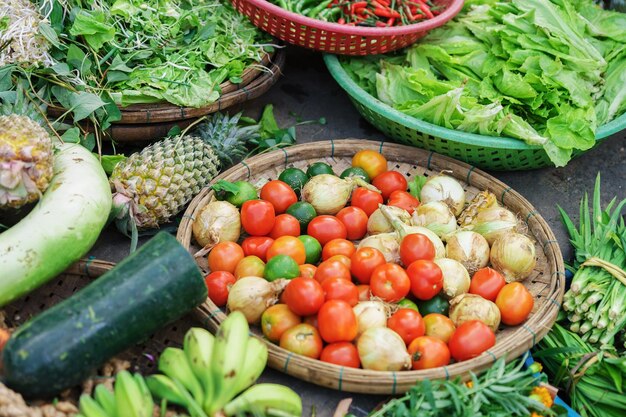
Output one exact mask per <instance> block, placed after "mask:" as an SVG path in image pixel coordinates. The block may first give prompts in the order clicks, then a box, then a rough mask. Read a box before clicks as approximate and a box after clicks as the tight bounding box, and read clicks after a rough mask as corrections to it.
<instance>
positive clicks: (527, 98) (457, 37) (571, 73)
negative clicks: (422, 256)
mask: <svg viewBox="0 0 626 417" xmlns="http://www.w3.org/2000/svg"><path fill="white" fill-rule="evenodd" d="M466 3H468V5H469V6H470V7H466V9H465V10H464V12H462V13H461V14H459V15H458V16H457V17H456V18H455V19H454V20H453V21H452V22H449V23H448V24H447V25H445V26H443V27H441V28H438V29H436V30H433V31H431V32H430V33H429V34H428V36H426V37H425V38H424V40H423V42H420V43H418V44H416V45H414V46H412V47H409V48H407V49H406V50H404V51H403V52H402V53H399V54H392V55H389V56H378V57H366V58H342V63H343V66H344V68H345V69H346V72H347V73H348V74H349V75H350V76H351V77H352V78H353V79H354V80H355V81H356V82H357V83H358V84H359V85H361V86H362V87H363V88H364V89H365V90H366V91H368V92H369V93H370V94H374V95H375V96H377V97H378V98H379V99H380V100H381V101H383V102H384V103H386V104H388V105H390V106H392V107H395V108H396V109H398V110H400V111H402V112H404V113H406V114H408V115H410V116H413V117H416V118H419V119H422V120H425V121H428V122H430V123H434V124H437V125H440V126H443V127H446V128H449V129H458V130H463V131H466V132H472V133H478V134H482V135H490V136H500V135H503V136H510V137H513V138H517V139H521V140H524V141H525V142H526V143H528V144H530V145H537V146H542V147H543V148H544V150H545V151H546V153H547V154H548V155H549V157H550V159H551V160H552V162H553V163H554V164H555V165H556V166H564V165H565V164H567V162H568V161H569V160H570V159H571V156H572V154H573V153H574V152H575V151H584V150H587V149H590V148H591V147H593V146H594V144H595V130H596V127H597V126H599V125H602V124H605V123H607V122H608V121H610V120H612V119H613V118H615V117H616V116H619V115H620V114H622V113H624V112H625V111H626V31H625V30H624V28H626V15H624V14H622V13H618V12H613V11H607V10H602V9H600V8H599V7H597V6H596V5H595V4H593V2H592V1H591V0H574V1H566V0H512V1H510V2H496V1H488V0H472V1H471V2H466Z"/></svg>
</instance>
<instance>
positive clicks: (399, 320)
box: [387, 308, 426, 346]
mask: <svg viewBox="0 0 626 417" xmlns="http://www.w3.org/2000/svg"><path fill="white" fill-rule="evenodd" d="M387 327H389V328H390V329H391V330H393V331H394V332H396V333H398V334H399V335H400V337H401V338H402V340H404V343H405V344H406V345H407V346H408V345H409V343H411V342H412V341H413V340H414V339H415V338H416V337H420V336H424V332H425V331H426V327H425V326H424V321H423V320H422V315H421V314H420V313H418V312H417V311H415V310H413V309H412V308H401V309H399V310H398V311H396V312H395V313H393V315H392V316H391V317H389V319H388V320H387Z"/></svg>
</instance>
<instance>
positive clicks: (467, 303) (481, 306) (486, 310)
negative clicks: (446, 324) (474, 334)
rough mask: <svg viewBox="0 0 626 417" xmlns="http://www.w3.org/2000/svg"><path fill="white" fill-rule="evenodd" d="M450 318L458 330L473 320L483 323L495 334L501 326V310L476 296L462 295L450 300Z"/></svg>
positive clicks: (490, 302)
mask: <svg viewBox="0 0 626 417" xmlns="http://www.w3.org/2000/svg"><path fill="white" fill-rule="evenodd" d="M448 316H449V317H450V320H452V323H454V325H455V326H456V327H457V328H458V327H459V326H460V325H461V324H463V323H465V322H466V321H471V320H480V321H482V322H483V323H485V324H486V325H487V326H489V327H490V328H491V330H493V331H494V332H495V331H496V330H498V326H500V309H499V308H498V306H497V305H496V304H495V303H494V302H492V301H489V300H487V299H485V298H483V297H481V296H480V295H476V294H461V295H459V296H458V297H455V298H453V299H452V300H450V312H449V315H448Z"/></svg>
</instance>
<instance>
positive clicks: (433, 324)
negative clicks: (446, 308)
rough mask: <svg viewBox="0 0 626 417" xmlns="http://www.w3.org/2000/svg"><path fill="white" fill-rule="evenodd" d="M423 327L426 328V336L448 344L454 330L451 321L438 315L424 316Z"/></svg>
mask: <svg viewBox="0 0 626 417" xmlns="http://www.w3.org/2000/svg"><path fill="white" fill-rule="evenodd" d="M424 325H425V326H426V333H425V334H426V336H432V337H436V338H437V339H441V340H442V341H443V342H445V343H448V341H449V340H450V338H451V337H452V335H453V334H454V331H455V330H456V327H454V323H452V320H450V319H449V318H448V317H446V316H444V315H443V314H439V313H430V314H426V315H425V316H424Z"/></svg>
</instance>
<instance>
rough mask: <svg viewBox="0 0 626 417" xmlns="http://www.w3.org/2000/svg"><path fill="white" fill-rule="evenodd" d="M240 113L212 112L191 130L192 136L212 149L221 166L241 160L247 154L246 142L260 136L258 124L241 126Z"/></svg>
mask: <svg viewBox="0 0 626 417" xmlns="http://www.w3.org/2000/svg"><path fill="white" fill-rule="evenodd" d="M241 115H242V114H241V113H237V114H236V115H234V116H232V117H231V116H229V115H228V114H222V113H214V114H213V115H211V117H210V118H208V119H207V120H206V121H204V122H202V123H200V124H199V125H198V126H197V127H196V128H195V129H194V131H193V135H194V136H198V137H200V139H202V140H203V141H204V143H206V144H207V145H209V146H210V147H211V148H212V149H213V151H214V152H215V154H216V155H217V157H218V158H219V160H220V162H221V165H222V167H226V166H230V165H234V164H236V163H237V162H239V161H241V160H242V159H243V158H244V157H245V156H246V154H247V149H246V145H247V144H248V142H250V141H251V140H254V139H258V138H259V137H260V130H261V127H260V125H259V124H253V125H249V126H241V125H240V124H239V121H240V119H241Z"/></svg>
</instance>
